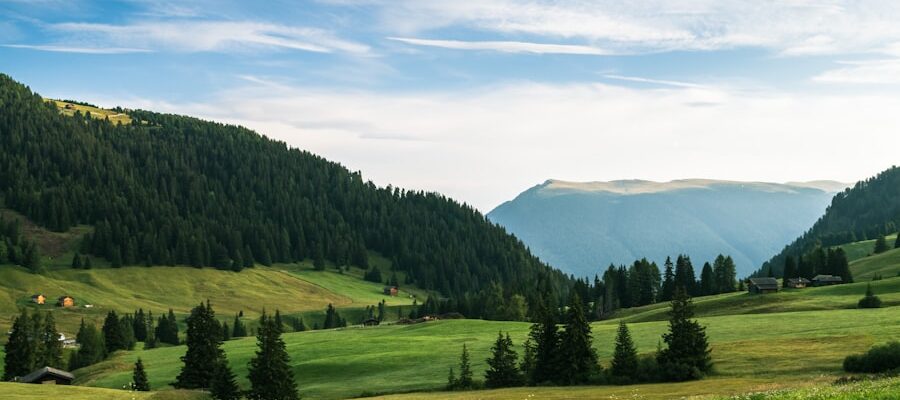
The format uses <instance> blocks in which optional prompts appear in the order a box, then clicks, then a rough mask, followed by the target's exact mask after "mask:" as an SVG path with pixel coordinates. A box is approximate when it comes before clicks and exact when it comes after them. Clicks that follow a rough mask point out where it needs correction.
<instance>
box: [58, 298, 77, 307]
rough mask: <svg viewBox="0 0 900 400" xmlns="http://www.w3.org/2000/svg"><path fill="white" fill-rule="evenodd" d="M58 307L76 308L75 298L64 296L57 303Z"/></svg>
mask: <svg viewBox="0 0 900 400" xmlns="http://www.w3.org/2000/svg"><path fill="white" fill-rule="evenodd" d="M56 305H57V306H60V307H75V298H74V297H72V296H62V297H60V298H59V300H57V301H56Z"/></svg>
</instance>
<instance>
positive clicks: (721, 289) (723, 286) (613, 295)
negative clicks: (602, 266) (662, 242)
mask: <svg viewBox="0 0 900 400" xmlns="http://www.w3.org/2000/svg"><path fill="white" fill-rule="evenodd" d="M664 268H665V269H664V272H663V274H662V275H660V271H659V267H658V266H657V265H656V263H654V262H650V261H647V260H646V259H641V260H637V261H635V262H634V263H633V264H632V265H631V266H629V267H627V268H626V267H625V266H620V267H616V266H614V265H610V266H609V268H607V269H606V271H605V272H604V273H603V276H602V278H601V277H600V276H595V277H594V281H593V284H591V283H589V281H588V280H587V279H576V280H575V283H574V285H573V288H572V291H573V292H575V293H578V295H579V297H580V298H581V299H583V304H582V306H583V307H584V308H585V309H588V310H590V311H591V313H590V316H591V319H595V320H598V319H603V318H604V317H605V316H607V315H609V314H610V313H612V312H613V311H615V310H618V309H620V308H628V307H639V306H644V305H648V304H654V303H658V302H664V301H671V300H672V299H673V296H674V294H675V288H676V287H682V288H685V290H687V292H688V294H689V295H691V296H706V295H712V294H718V293H728V292H733V291H735V290H736V283H737V282H736V275H737V272H736V268H735V264H734V260H732V258H731V256H724V255H721V254H720V255H719V256H718V257H716V259H715V261H714V262H713V264H712V265H710V264H709V263H705V264H704V265H703V270H702V273H701V274H700V279H699V280H698V279H697V277H696V274H695V272H694V266H693V264H692V262H691V258H690V257H689V256H687V255H679V256H678V257H676V260H675V263H672V260H671V258H666V262H665V266H664Z"/></svg>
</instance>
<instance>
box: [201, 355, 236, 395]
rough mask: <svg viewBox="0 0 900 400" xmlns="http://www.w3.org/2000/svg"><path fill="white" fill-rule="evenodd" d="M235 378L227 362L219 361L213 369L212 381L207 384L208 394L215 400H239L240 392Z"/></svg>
mask: <svg viewBox="0 0 900 400" xmlns="http://www.w3.org/2000/svg"><path fill="white" fill-rule="evenodd" d="M236 378H237V377H236V376H235V375H234V372H232V371H231V367H230V366H228V362H227V361H225V360H224V359H223V360H220V361H219V362H218V363H216V365H215V366H214V367H213V376H212V381H211V382H210V384H209V394H210V395H212V398H213V399H215V400H239V399H240V398H241V390H240V388H239V387H238V385H237V380H236Z"/></svg>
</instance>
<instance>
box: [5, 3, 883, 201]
mask: <svg viewBox="0 0 900 400" xmlns="http://www.w3.org/2000/svg"><path fill="white" fill-rule="evenodd" d="M898 20H900V6H898V5H894V4H892V2H843V1H818V2H817V1H805V0H797V1H777V2H774V1H773V2H760V1H752V2H751V1H746V2H738V1H680V2H672V1H641V2H635V1H575V0H573V1H511V0H483V1H477V2H476V1H472V2H469V1H432V0H410V1H404V0H391V1H388V0H384V1H382V0H322V1H305V2H296V1H270V2H229V1H209V2H203V1H198V2H189V1H177V2H175V1H173V2H166V1H161V2H158V1H130V2H112V1H93V2H91V1H55V0H43V1H41V0H38V1H3V0H0V71H2V72H4V73H7V74H10V75H12V76H13V77H14V78H15V79H17V80H19V81H21V82H23V83H26V84H28V85H29V86H31V87H32V88H33V89H34V90H36V91H38V92H39V93H41V94H43V95H45V96H48V97H61V98H76V99H82V100H87V101H92V102H95V103H99V104H100V105H104V106H115V105H123V106H126V107H141V108H148V109H153V110H158V111H166V112H178V113H184V114H191V115H195V116H200V117H203V118H209V119H215V120H219V121H224V122H233V123H239V124H242V125H246V126H248V127H250V128H253V129H256V130H257V131H259V132H260V133H263V134H265V135H267V136H270V137H273V138H277V139H279V140H284V141H286V142H288V143H289V144H290V145H293V146H296V147H300V148H304V149H308V150H310V151H313V152H315V153H318V154H321V155H323V156H325V157H327V158H329V159H332V160H334V161H338V162H341V163H343V164H344V165H346V166H348V167H349V168H351V169H353V170H362V171H363V172H364V175H365V176H367V177H369V178H370V179H373V180H375V181H376V182H377V183H379V184H382V185H384V184H388V183H392V184H394V185H399V186H404V187H409V188H414V189H426V190H437V191H441V192H443V193H446V194H448V195H451V196H453V197H455V198H458V199H460V200H462V201H466V202H469V203H471V204H474V205H475V206H477V207H479V208H480V209H482V210H484V211H489V210H490V209H491V208H492V207H493V206H496V205H497V204H499V203H500V202H502V201H504V200H508V199H510V198H512V197H513V196H515V195H516V194H517V193H518V192H520V191H521V190H524V189H525V188H527V187H529V186H532V185H534V184H537V183H540V182H542V181H544V180H545V179H549V178H555V179H564V180H576V181H592V180H613V179H631V178H642V179H652V180H669V179H679V178H698V177H702V178H716V179H734V180H762V181H776V182H783V181H797V180H814V179H835V180H842V181H848V182H851V181H855V180H858V179H862V178H865V177H867V176H870V175H872V174H874V173H877V172H878V171H880V170H882V169H885V168H887V167H889V166H890V165H892V164H895V163H896V161H897V158H896V148H897V145H900V139H897V137H898V134H897V132H896V127H897V126H900V117H898V114H900V113H897V112H896V111H895V110H897V109H898V108H897V107H898V106H900V92H898V88H900V25H898V24H897V23H896V21H898Z"/></svg>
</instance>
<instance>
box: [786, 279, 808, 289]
mask: <svg viewBox="0 0 900 400" xmlns="http://www.w3.org/2000/svg"><path fill="white" fill-rule="evenodd" d="M810 283H812V281H810V280H809V279H806V278H791V279H788V280H787V286H788V287H789V288H794V289H803V288H805V287H807V286H809V284H810Z"/></svg>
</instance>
